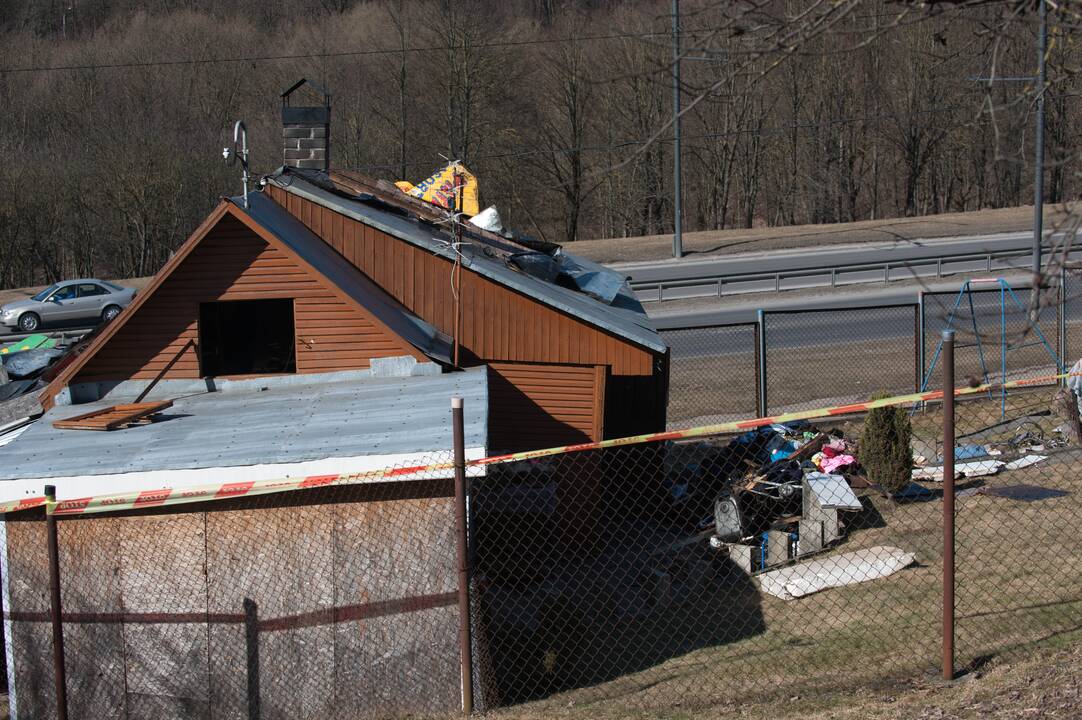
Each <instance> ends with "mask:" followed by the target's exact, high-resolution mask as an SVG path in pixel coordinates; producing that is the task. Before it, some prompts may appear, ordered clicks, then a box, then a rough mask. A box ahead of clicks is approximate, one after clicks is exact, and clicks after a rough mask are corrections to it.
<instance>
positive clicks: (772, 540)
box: [766, 530, 789, 565]
mask: <svg viewBox="0 0 1082 720" xmlns="http://www.w3.org/2000/svg"><path fill="white" fill-rule="evenodd" d="M788 561H789V533H788V531H786V530H770V531H769V532H768V533H767V539H766V564H767V565H781V564H783V563H786V562H788Z"/></svg>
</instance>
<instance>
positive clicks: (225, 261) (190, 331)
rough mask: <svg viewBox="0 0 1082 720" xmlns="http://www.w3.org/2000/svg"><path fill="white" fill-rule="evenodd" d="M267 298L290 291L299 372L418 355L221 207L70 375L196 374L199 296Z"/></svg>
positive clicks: (83, 379) (148, 376)
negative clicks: (198, 236) (211, 222)
mask: <svg viewBox="0 0 1082 720" xmlns="http://www.w3.org/2000/svg"><path fill="white" fill-rule="evenodd" d="M266 298H293V299H294V309H293V312H294V325H295V332H296V353H297V372H298V373H316V372H329V371H334V370H347V369H355V368H366V367H368V361H369V359H370V358H374V357H390V356H395V355H413V356H415V357H418V358H419V359H421V358H423V356H422V355H420V354H419V353H418V351H416V350H415V349H414V348H412V347H411V346H409V345H408V344H407V343H405V342H404V341H403V340H401V339H400V338H398V337H397V336H395V335H393V334H391V333H389V332H387V331H386V330H385V329H384V328H383V327H382V326H380V325H377V324H376V323H375V322H374V321H373V320H372V317H371V316H370V315H369V314H368V313H367V312H365V311H364V310H363V309H361V308H359V307H358V306H357V305H356V304H354V303H352V302H348V301H346V300H344V299H343V298H342V297H341V296H339V295H337V294H336V293H335V292H334V291H332V289H331V288H329V287H327V286H326V284H325V283H324V281H323V279H322V278H321V277H320V276H318V275H317V274H315V273H313V272H311V271H310V270H309V269H308V268H307V267H305V266H303V265H301V264H300V263H298V262H297V261H296V260H295V259H294V258H292V257H291V256H290V255H288V254H287V253H286V252H285V251H283V250H280V249H278V248H276V247H273V246H271V245H269V244H268V243H267V242H265V241H264V240H263V239H262V238H260V237H259V236H258V235H256V234H255V233H254V232H253V231H252V230H250V229H248V228H247V227H245V226H244V225H243V224H242V223H241V222H240V221H239V220H237V219H236V218H234V217H232V216H229V215H226V216H225V217H223V218H222V220H221V221H220V222H219V223H218V225H217V226H215V227H214V228H213V229H212V230H211V231H210V232H209V233H208V234H207V235H206V236H205V237H204V238H203V239H202V240H201V241H200V242H199V245H198V246H197V247H195V248H194V249H193V250H192V252H191V254H190V255H188V257H186V258H185V259H184V260H183V262H181V264H180V265H179V266H178V267H177V268H176V269H175V270H174V271H173V273H172V274H171V275H170V276H169V277H168V278H166V279H165V281H164V282H163V283H162V284H161V285H160V286H159V287H158V288H157V289H156V291H155V292H154V294H153V295H152V296H150V297H148V298H147V299H146V301H145V302H144V303H143V304H142V306H141V307H139V308H137V309H136V310H135V311H134V312H135V314H134V315H133V316H132V317H130V318H128V319H127V321H126V322H125V324H124V325H123V326H122V327H121V328H120V329H119V331H118V332H117V333H116V334H115V335H114V336H113V337H112V338H110V340H109V342H108V343H106V344H105V345H104V346H102V348H101V349H100V350H99V352H98V353H97V354H96V355H95V356H94V357H93V358H91V359H90V361H89V362H88V363H87V364H86V366H84V367H83V369H82V370H81V371H80V372H79V373H78V375H77V376H76V377H75V379H74V382H87V381H93V380H125V379H152V378H154V377H156V376H158V374H159V373H162V371H163V370H165V372H164V374H163V375H162V377H163V378H171V379H179V378H189V379H190V378H198V377H199V372H200V371H199V357H198V351H197V347H196V345H197V343H198V341H199V327H198V319H199V303H201V302H210V301H216V300H259V299H266ZM170 363H172V364H171V365H170ZM167 366H168V369H167V370H166V368H167Z"/></svg>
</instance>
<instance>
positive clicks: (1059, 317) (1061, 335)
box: [1056, 265, 1072, 387]
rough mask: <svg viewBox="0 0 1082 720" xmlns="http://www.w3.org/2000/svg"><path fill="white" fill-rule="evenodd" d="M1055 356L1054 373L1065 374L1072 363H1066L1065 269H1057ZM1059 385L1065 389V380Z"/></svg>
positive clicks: (1061, 379) (1062, 379)
mask: <svg viewBox="0 0 1082 720" xmlns="http://www.w3.org/2000/svg"><path fill="white" fill-rule="evenodd" d="M1056 339H1057V340H1058V342H1057V343H1056V346H1057V347H1056V354H1058V355H1059V364H1060V367H1059V368H1057V369H1056V372H1059V373H1065V372H1067V371H1068V370H1069V369H1070V368H1071V365H1072V363H1069V362H1067V268H1066V267H1064V266H1063V265H1060V268H1059V311H1058V313H1057V314H1056ZM1059 382H1060V385H1061V386H1063V387H1067V378H1066V377H1063V378H1060V381H1059Z"/></svg>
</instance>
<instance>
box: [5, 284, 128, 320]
mask: <svg viewBox="0 0 1082 720" xmlns="http://www.w3.org/2000/svg"><path fill="white" fill-rule="evenodd" d="M134 297H135V290H132V289H131V288H123V287H120V286H119V285H114V284H113V283H110V282H105V281H104V280H92V279H86V280H65V281H64V282H59V283H56V284H55V285H50V286H49V287H47V288H45V289H44V290H42V291H41V292H39V293H38V294H37V295H34V296H33V297H30V298H27V299H26V300H16V301H15V302H9V303H7V304H6V305H4V306H3V307H0V323H3V324H4V325H6V326H7V327H9V328H18V329H20V330H22V331H23V332H28V333H31V332H36V331H37V330H38V329H39V328H41V326H42V325H44V324H45V323H58V324H66V323H74V322H80V321H82V322H91V323H97V322H98V321H103V322H109V321H110V320H112V319H113V318H115V317H116V316H117V315H119V314H120V311H121V310H123V309H124V308H126V307H127V306H128V303H130V302H131V301H132V298H134Z"/></svg>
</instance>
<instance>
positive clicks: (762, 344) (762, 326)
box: [755, 309, 767, 417]
mask: <svg viewBox="0 0 1082 720" xmlns="http://www.w3.org/2000/svg"><path fill="white" fill-rule="evenodd" d="M765 320H766V316H765V315H764V313H763V311H762V310H761V309H760V310H757V311H756V312H755V360H756V373H755V379H756V380H757V381H758V383H759V388H758V390H759V393H758V396H757V397H758V400H759V402H758V405H759V407H757V408H756V410H757V411H758V414H759V417H766V412H767V410H766V322H765Z"/></svg>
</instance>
